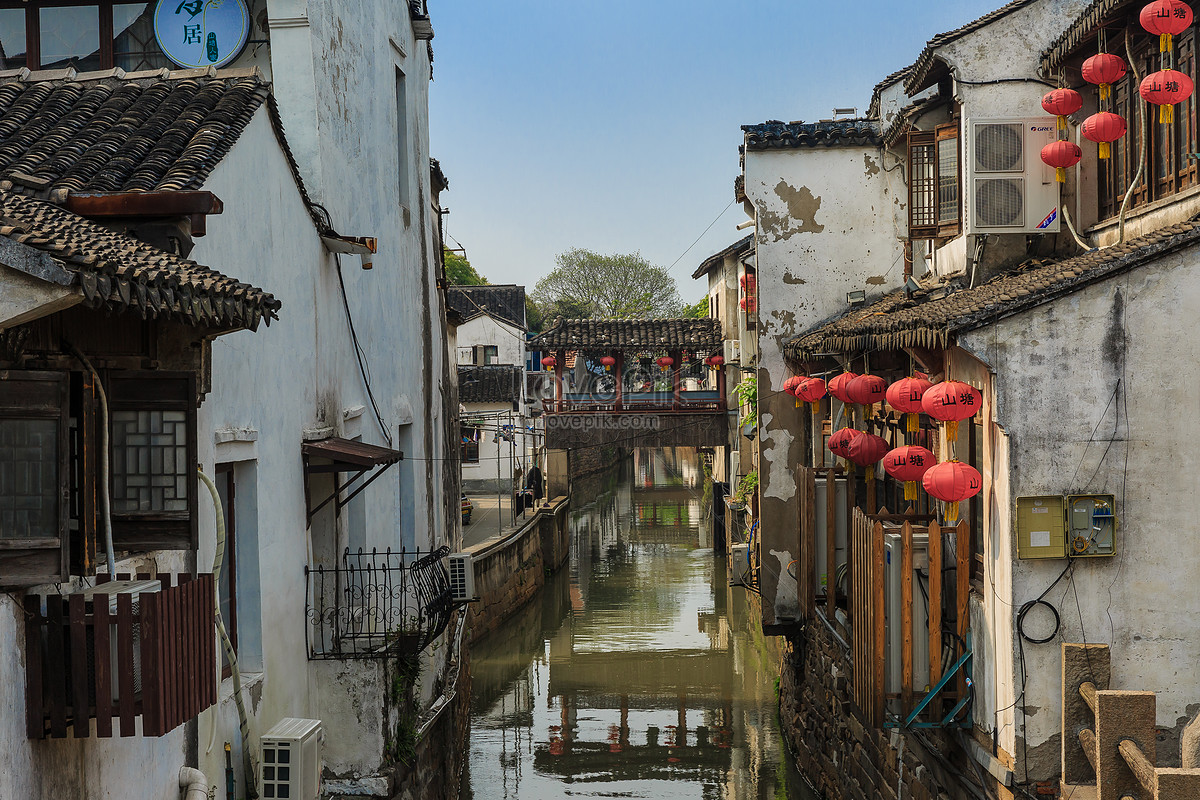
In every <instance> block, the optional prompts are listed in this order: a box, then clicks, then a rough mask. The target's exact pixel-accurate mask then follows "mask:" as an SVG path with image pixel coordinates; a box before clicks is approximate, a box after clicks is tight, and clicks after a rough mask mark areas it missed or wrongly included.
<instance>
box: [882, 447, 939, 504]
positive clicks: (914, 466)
mask: <svg viewBox="0 0 1200 800" xmlns="http://www.w3.org/2000/svg"><path fill="white" fill-rule="evenodd" d="M935 463H937V458H936V457H934V455H933V453H931V452H929V451H928V450H926V449H925V448H924V447H919V446H918V445H915V444H906V445H904V446H903V447H897V448H896V449H895V450H891V451H889V452H888V453H886V454H885V455H884V457H883V469H884V471H885V472H887V474H888V475H891V476H892V477H893V478H895V479H896V480H898V481H904V499H905V500H916V499H917V481H919V480H921V478H922V477H924V475H925V471H926V470H928V469H929V468H930V467H932V466H933V465H934V464H935Z"/></svg>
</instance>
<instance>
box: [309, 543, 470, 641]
mask: <svg viewBox="0 0 1200 800" xmlns="http://www.w3.org/2000/svg"><path fill="white" fill-rule="evenodd" d="M449 552H450V549H449V548H448V547H439V548H438V549H437V550H434V551H432V552H429V551H409V550H401V551H399V552H395V551H392V550H391V549H388V550H385V551H382V552H380V551H378V550H371V551H370V552H365V551H363V550H359V551H358V552H356V553H351V552H350V551H349V549H347V550H346V551H345V552H344V553H343V554H342V560H341V564H340V565H338V566H337V567H334V568H330V567H324V566H318V567H315V568H310V567H305V568H304V579H305V610H304V612H305V613H304V617H305V620H306V625H305V639H306V643H307V646H308V657H309V659H310V660H326V659H365V658H383V657H385V656H387V655H389V654H395V653H408V654H413V653H419V652H421V651H422V650H424V649H425V648H426V647H427V646H428V645H429V644H430V643H431V642H432V641H433V640H434V639H436V638H437V637H438V636H439V635H441V633H442V631H444V630H445V629H446V625H447V623H448V622H449V621H450V612H451V611H452V610H453V608H454V602H453V600H452V597H451V592H450V578H449V574H448V573H447V572H446V567H445V565H444V564H443V563H442V559H444V558H445V557H446V555H447V554H448V553H449Z"/></svg>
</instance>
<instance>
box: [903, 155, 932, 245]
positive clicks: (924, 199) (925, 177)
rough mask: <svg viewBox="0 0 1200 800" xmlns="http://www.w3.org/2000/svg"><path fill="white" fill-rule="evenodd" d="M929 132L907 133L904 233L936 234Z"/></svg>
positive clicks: (916, 235) (914, 235)
mask: <svg viewBox="0 0 1200 800" xmlns="http://www.w3.org/2000/svg"><path fill="white" fill-rule="evenodd" d="M934 147H935V142H934V132H933V131H913V132H912V133H910V134H909V135H908V236H909V238H910V239H932V238H934V237H935V236H937V227H938V225H937V223H938V218H937V212H938V203H937V201H938V176H937V155H936V152H935V150H934Z"/></svg>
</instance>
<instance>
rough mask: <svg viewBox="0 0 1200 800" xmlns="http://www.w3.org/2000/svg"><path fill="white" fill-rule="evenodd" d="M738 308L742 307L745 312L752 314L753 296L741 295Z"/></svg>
mask: <svg viewBox="0 0 1200 800" xmlns="http://www.w3.org/2000/svg"><path fill="white" fill-rule="evenodd" d="M738 308H740V309H742V311H745V312H746V313H747V314H753V313H754V308H755V306H754V298H753V297H743V298H742V299H741V300H738Z"/></svg>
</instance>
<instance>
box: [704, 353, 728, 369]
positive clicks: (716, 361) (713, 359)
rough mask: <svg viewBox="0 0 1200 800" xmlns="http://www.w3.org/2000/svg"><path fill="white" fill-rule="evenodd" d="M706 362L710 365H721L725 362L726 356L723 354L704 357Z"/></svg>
mask: <svg viewBox="0 0 1200 800" xmlns="http://www.w3.org/2000/svg"><path fill="white" fill-rule="evenodd" d="M704 363H705V364H708V365H709V366H710V367H719V366H721V365H722V364H724V363H725V356H722V355H715V356H709V357H708V358H706V359H704Z"/></svg>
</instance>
